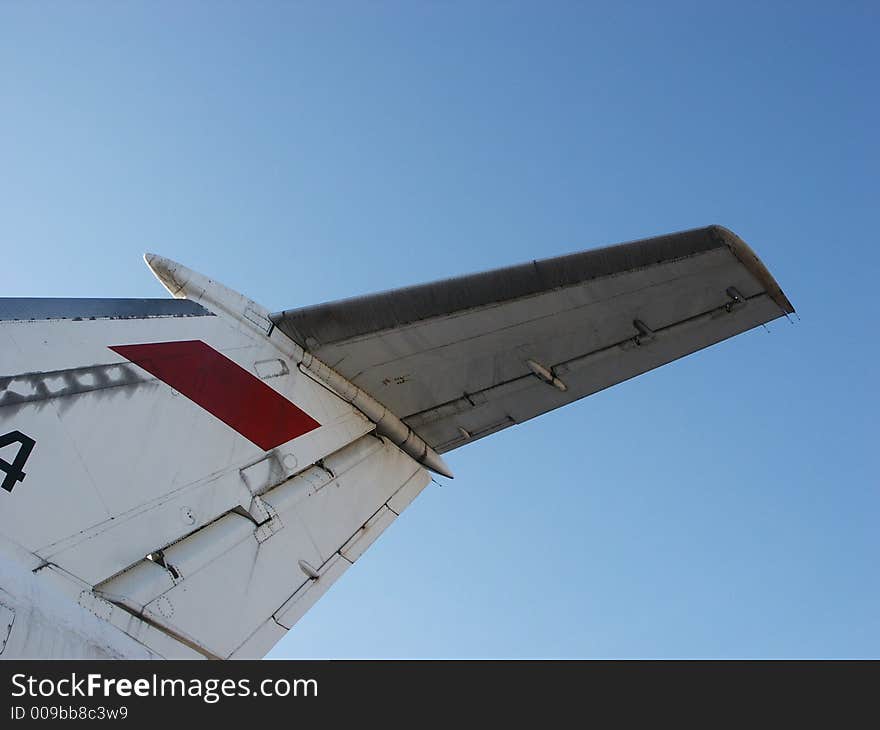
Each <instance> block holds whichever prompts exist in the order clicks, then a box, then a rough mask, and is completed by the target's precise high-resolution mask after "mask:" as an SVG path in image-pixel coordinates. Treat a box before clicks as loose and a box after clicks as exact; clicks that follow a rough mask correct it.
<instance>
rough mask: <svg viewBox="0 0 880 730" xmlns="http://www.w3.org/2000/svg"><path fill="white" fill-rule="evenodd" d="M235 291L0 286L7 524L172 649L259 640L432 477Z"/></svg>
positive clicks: (249, 649)
mask: <svg viewBox="0 0 880 730" xmlns="http://www.w3.org/2000/svg"><path fill="white" fill-rule="evenodd" d="M237 304H241V305H242V306H241V307H240V308H239V310H238V311H237V312H236V311H232V310H234V309H235V306H237V305H236V302H233V303H232V305H231V306H232V309H231V310H230V309H228V308H226V309H225V308H224V307H222V306H217V307H212V309H213V311H210V310H209V309H206V308H205V307H203V306H201V305H200V304H198V303H195V302H192V301H188V300H183V299H170V300H144V299H137V300H131V299H128V300H91V299H88V300H85V299H84V300H64V299H11V300H10V299H7V300H0V339H2V342H3V347H2V350H0V470H2V471H0V478H2V488H3V490H5V491H0V500H2V508H0V534H2V536H3V537H4V538H5V540H6V542H7V543H9V544H11V545H12V546H14V548H13V551H14V552H15V553H16V554H17V555H27V556H30V557H31V558H32V562H33V563H34V564H35V565H36V566H37V568H36V570H35V572H36V573H37V576H38V577H40V576H42V578H43V579H46V580H50V581H51V582H53V583H54V584H55V585H56V586H57V587H60V588H61V589H62V591H63V592H66V593H67V594H68V595H69V596H70V597H71V598H73V599H75V600H76V601H77V602H79V603H80V604H81V605H83V606H85V607H87V608H88V609H89V610H91V611H92V612H93V613H97V614H98V615H99V616H101V617H102V618H104V619H106V620H107V621H108V622H110V623H111V624H114V625H115V626H117V627H118V628H119V629H120V630H122V631H124V632H125V633H127V634H129V636H131V637H133V638H135V639H136V640H138V641H140V642H141V643H143V644H145V645H147V646H148V647H149V648H150V649H151V650H152V651H154V652H155V653H157V654H159V655H162V656H189V655H192V654H193V652H196V653H197V654H198V655H203V656H211V657H229V656H261V655H262V654H263V653H265V651H267V650H268V649H269V648H271V646H272V645H273V644H274V643H275V642H276V641H277V640H278V638H280V636H281V635H282V634H283V633H284V632H285V631H286V629H287V628H289V627H290V626H291V625H292V623H293V621H295V620H296V618H298V616H299V615H301V614H302V613H303V612H304V610H305V608H307V607H308V606H309V605H311V604H312V603H314V601H315V600H317V597H318V596H319V595H320V594H321V593H323V591H324V590H326V587H327V586H329V585H330V584H331V583H332V582H333V581H334V580H335V579H336V578H337V577H338V576H339V575H340V574H341V573H342V572H343V571H344V570H345V568H346V567H347V566H348V565H350V563H351V562H352V561H353V560H354V559H355V558H356V557H357V556H358V555H360V553H362V552H363V550H364V549H365V547H366V545H368V544H369V543H370V542H372V540H373V539H375V537H376V536H377V535H378V534H379V533H380V532H381V531H382V530H384V528H385V527H386V526H387V525H388V524H390V522H391V521H392V520H393V519H394V518H395V517H396V515H397V514H398V513H399V511H400V510H401V509H402V508H403V507H404V506H406V504H407V503H408V502H409V501H410V500H411V499H412V498H413V497H414V496H415V495H416V494H417V493H418V492H419V491H420V490H421V489H422V488H423V487H424V486H425V484H426V483H427V482H428V476H427V472H426V471H425V470H424V468H422V467H421V466H420V465H419V464H418V463H416V462H415V461H414V460H413V459H412V458H410V457H409V456H407V455H406V454H404V453H403V452H402V451H400V449H398V448H397V447H396V446H394V445H393V444H391V443H390V442H388V441H386V440H384V439H381V438H379V437H377V436H376V435H375V434H374V433H373V431H374V429H375V426H374V424H373V423H372V422H370V421H369V420H368V419H367V418H365V417H364V416H363V415H362V414H361V413H360V412H359V411H358V410H357V409H355V408H354V407H352V406H351V405H350V404H349V403H347V402H346V401H345V400H343V399H342V398H340V397H338V396H337V395H336V394H335V393H333V392H332V391H330V390H329V389H328V388H326V387H325V386H323V385H321V384H319V383H317V382H316V381H314V380H313V379H311V378H310V377H308V376H306V375H304V374H303V373H302V372H300V370H299V369H298V368H297V366H296V365H297V362H296V359H295V357H292V350H291V349H290V346H291V344H292V343H290V341H289V340H287V339H286V338H285V337H284V336H283V335H281V334H280V333H274V336H273V333H272V326H271V323H270V322H269V320H268V318H267V317H266V313H265V312H263V311H261V310H260V309H259V308H258V307H257V306H256V305H253V303H251V302H249V301H248V300H245V299H244V298H243V297H242V298H240V301H239V302H238V303H237ZM218 315H219V316H218ZM25 653H28V652H27V651H25Z"/></svg>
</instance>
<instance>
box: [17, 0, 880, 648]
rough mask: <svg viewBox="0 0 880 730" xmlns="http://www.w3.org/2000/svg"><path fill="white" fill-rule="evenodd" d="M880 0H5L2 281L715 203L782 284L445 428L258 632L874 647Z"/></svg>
mask: <svg viewBox="0 0 880 730" xmlns="http://www.w3.org/2000/svg"><path fill="white" fill-rule="evenodd" d="M878 18H880V11H878V9H877V5H876V4H875V3H855V2H841V3H835V4H831V3H815V4H811V3H806V2H798V3H793V2H792V3H785V2H774V3H766V2H760V3H751V2H743V3H736V4H731V3H704V2H693V3H662V4H661V3H648V2H644V3H602V4H591V3H587V2H583V3H565V2H553V3H537V2H534V3H518V2H505V3H499V2H480V3H464V2H448V3H446V2H444V3H367V2H338V3H309V4H295V3H237V4H236V3H221V2H218V3H207V2H185V3H174V4H172V3H138V2H125V3H100V2H88V3H86V2H79V3H77V2H70V3H45V2H15V1H11V2H5V3H3V4H2V6H0V169H2V171H3V172H2V174H0V251H2V276H0V282H2V292H0V294H2V295H4V296H162V295H163V291H162V290H161V289H160V287H159V285H158V284H157V283H156V281H155V280H154V279H153V277H152V276H151V275H150V273H149V271H148V270H147V269H146V267H145V266H144V265H143V263H142V262H141V260H140V256H141V254H142V253H143V252H144V251H155V252H157V253H160V254H162V255H164V256H168V257H170V258H173V259H176V260H179V261H181V262H183V263H185V264H187V265H188V266H191V267H192V268H195V269H196V270H199V271H202V272H204V273H206V274H209V275H211V276H213V277H215V278H217V279H219V280H220V281H222V282H224V283H226V284H227V285H229V286H231V287H233V288H234V289H237V290H239V291H242V292H244V293H246V294H248V295H249V296H251V297H252V298H254V299H256V300H258V301H260V302H261V303H263V304H264V305H265V306H267V307H268V308H269V309H273V310H278V309H283V308H291V307H295V306H300V305H306V304H311V303H315V302H319V301H326V300H332V299H337V298H340V297H345V296H350V295H353V294H359V293H365V292H370V291H376V290H381V289H386V288H389V287H394V286H399V285H405V284H410V283H415V282H420V281H428V280H432V279H435V278H440V277H444V276H449V275H453V274H460V273H466V272H471V271H477V270H481V269H485V268H493V267H496V266H501V265H506V264H510V263H516V262H521V261H524V260H529V259H532V258H539V257H545V256H552V255H556V254H561V253H566V252H571V251H576V250H580V249H584V248H590V247H593V246H597V245H603V244H608V243H616V242H619V241H625V240H630V239H634V238H640V237H644V236H649V235H654V234H660V233H665V232H670V231H675V230H681V229H684V228H691V227H695V226H701V225H706V224H709V223H721V224H723V225H726V226H728V227H730V228H732V229H733V230H735V231H736V232H737V233H739V234H740V235H741V236H742V237H743V238H744V239H745V240H746V241H747V242H749V243H750V244H751V245H752V246H753V247H754V248H755V249H756V251H757V252H758V253H759V255H760V256H761V257H762V258H763V260H764V261H765V263H767V265H768V266H769V268H770V269H771V271H772V272H773V273H774V274H775V276H776V277H777V279H778V280H779V282H780V283H781V284H782V287H783V288H784V289H785V291H786V293H787V294H788V295H789V297H790V298H791V300H792V301H793V302H794V304H795V306H796V307H797V309H798V312H799V314H800V317H801V319H800V321H796V322H795V323H793V324H790V323H788V322H786V321H785V320H782V321H779V322H775V323H773V324H772V325H771V326H770V327H769V333H768V332H767V331H764V330H763V329H758V330H754V331H752V332H749V333H747V334H745V335H742V336H740V337H738V338H735V339H734V340H730V341H727V342H725V343H722V344H721V345H719V346H716V347H714V348H712V349H710V350H707V351H704V352H702V353H698V354H696V355H694V356H691V357H689V358H686V359H685V360H683V361H680V362H677V363H675V364H672V365H670V366H666V367H665V368H662V369H660V370H657V371H654V372H652V373H649V374H647V375H644V376H642V377H640V378H637V379H635V380H633V381H630V382H627V383H624V384H622V385H619V386H617V387H615V388H612V389H610V390H607V391H605V392H603V393H600V394H598V395H596V396H593V397H591V398H588V399H586V400H584V401H581V402H579V403H577V404H575V405H572V406H569V407H567V408H565V409H562V410H560V411H557V412H554V413H552V414H549V415H547V416H544V417H542V418H540V419H537V420H534V421H532V422H529V423H527V424H524V425H521V426H519V427H516V428H514V429H511V430H508V431H505V432H504V433H502V434H498V435H496V436H493V437H491V438H489V439H485V440H483V441H480V442H479V443H478V444H474V445H472V446H470V447H467V448H464V449H461V450H459V451H456V452H454V453H451V454H449V455H448V457H447V458H448V462H449V463H450V465H451V466H452V468H453V469H454V470H455V472H456V474H457V478H456V479H455V480H454V481H451V482H450V481H448V480H441V481H442V484H440V485H431V486H430V487H429V488H428V489H427V490H426V491H425V492H424V493H423V494H422V496H420V497H419V499H418V500H417V501H416V502H415V503H414V504H413V505H412V506H411V507H410V509H409V510H408V511H407V512H406V513H405V515H404V516H403V518H401V519H400V520H398V521H397V522H396V523H395V524H394V525H393V526H392V527H391V528H390V529H389V530H388V532H387V533H386V534H385V535H384V536H383V537H382V539H381V540H379V542H378V543H376V544H375V545H374V546H373V547H372V548H371V550H370V552H369V553H367V555H366V556H365V558H364V559H362V561H360V562H359V563H358V564H357V565H356V566H355V567H353V568H352V569H351V570H349V571H348V573H347V574H346V575H345V576H344V578H343V579H342V580H340V582H339V583H338V584H337V585H336V586H334V587H333V589H332V590H331V591H330V593H329V594H328V595H327V596H326V597H324V598H323V599H322V600H321V602H320V603H318V604H317V606H316V607H315V608H314V609H313V610H312V611H311V612H310V613H309V614H307V615H306V617H305V618H304V619H303V620H302V621H301V622H300V623H299V624H298V625H297V626H296V628H295V629H294V630H293V631H291V632H290V633H289V634H288V635H287V637H286V638H285V639H284V640H283V641H282V642H281V643H280V644H279V645H278V647H276V649H275V650H274V651H273V652H272V654H271V656H274V657H868V656H870V657H877V656H880V586H878V573H877V560H878V552H880V531H878V518H880V489H878V488H880V479H878V469H877V461H876V453H875V451H874V449H876V448H877V436H878V417H877V414H878V406H880V399H878V385H877V374H876V370H877V362H878V356H880V347H878V344H877V343H878V339H880V338H878V335H877V333H876V332H875V330H876V325H877V314H878V305H877V294H876V291H875V282H876V277H877V273H878V271H880V254H878V247H877V243H876V240H875V238H876V223H875V215H874V213H875V210H876V208H877V200H878V193H880V190H878V176H877V169H878V162H880V160H878V151H880V150H878V143H877V132H876V130H877V128H878V95H877V93H876V87H877V80H878V71H880V69H878V61H877V56H876V52H875V51H874V50H873V49H874V48H875V46H876V37H877V32H878Z"/></svg>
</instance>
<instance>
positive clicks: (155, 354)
mask: <svg viewBox="0 0 880 730" xmlns="http://www.w3.org/2000/svg"><path fill="white" fill-rule="evenodd" d="M110 349H111V350H113V352H116V353H119V354H120V355H122V357H124V358H126V359H127V360H130V361H131V362H133V363H134V364H135V365H137V366H139V367H142V368H143V369H144V370H146V371H147V372H148V373H150V374H151V375H154V376H156V377H157V378H159V380H161V381H162V382H164V383H167V384H168V385H170V386H171V387H172V388H174V389H175V390H177V391H178V392H180V393H182V394H183V395H185V396H186V397H187V398H189V399H190V400H191V401H192V402H193V403H196V404H197V405H200V406H201V407H202V408H204V409H205V410H206V411H208V413H210V414H211V415H213V416H216V417H217V418H219V419H220V420H221V421H223V423H225V424H226V425H227V426H230V427H231V428H234V429H235V430H236V431H238V432H239V433H240V434H241V435H242V436H244V437H245V438H246V439H248V440H249V441H251V442H252V443H254V444H256V445H257V446H259V447H260V448H261V449H263V450H264V451H268V450H269V449H274V448H275V447H276V446H279V445H281V444H283V443H286V442H287V441H290V440H291V439H294V438H296V437H297V436H302V435H303V434H305V433H308V432H309V431H313V430H314V429H316V428H318V427H319V426H320V425H321V424H320V423H318V422H317V421H316V420H315V419H314V418H312V417H311V416H310V415H308V414H307V413H306V412H305V411H303V410H302V409H300V408H298V407H297V406H295V405H294V404H293V403H291V402H290V401H289V400H287V398H285V397H284V396H282V395H281V394H280V393H278V392H276V391H275V390H273V389H272V388H270V387H269V386H268V385H266V384H265V383H264V382H263V381H262V380H260V379H259V378H257V377H256V376H254V375H251V374H250V373H249V372H248V371H247V370H245V369H244V368H242V367H241V366H239V365H237V364H236V363H234V362H233V361H232V360H230V359H229V358H228V357H226V356H225V355H222V354H221V353H219V352H217V350H215V349H214V348H213V347H210V346H209V345H206V344H205V343H204V342H202V341H201V340H186V341H181V342H155V343H150V344H144V345H116V346H114V347H111V348H110Z"/></svg>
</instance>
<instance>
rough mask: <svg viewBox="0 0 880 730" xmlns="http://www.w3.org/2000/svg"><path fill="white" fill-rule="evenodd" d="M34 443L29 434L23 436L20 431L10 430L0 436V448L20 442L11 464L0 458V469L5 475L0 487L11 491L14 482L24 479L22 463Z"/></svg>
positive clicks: (26, 458) (29, 453)
mask: <svg viewBox="0 0 880 730" xmlns="http://www.w3.org/2000/svg"><path fill="white" fill-rule="evenodd" d="M36 443H37V442H36V441H34V440H33V439H32V438H30V437H29V436H25V435H24V434H23V433H22V432H21V431H10V432H9V433H5V434H3V435H2V436H0V449H2V448H3V447H4V446H10V445H11V444H21V446H19V448H18V453H17V454H16V455H15V458H14V459H13V460H12V463H11V464H10V463H9V462H8V461H3V459H0V471H3V472H6V477H5V478H4V479H3V484H0V487H2V488H3V489H5V490H6V491H7V492H11V491H12V488H13V487H14V486H15V483H16V482H21V481H24V477H25V473H24V471H23V469H24V465H25V462H26V461H27V460H28V457H29V456H30V455H31V451H33V449H34V446H36Z"/></svg>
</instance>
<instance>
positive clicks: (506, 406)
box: [272, 226, 794, 453]
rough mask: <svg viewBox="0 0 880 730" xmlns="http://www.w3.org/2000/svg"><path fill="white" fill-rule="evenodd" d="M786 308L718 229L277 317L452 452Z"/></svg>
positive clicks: (753, 258) (758, 269)
mask: <svg viewBox="0 0 880 730" xmlns="http://www.w3.org/2000/svg"><path fill="white" fill-rule="evenodd" d="M791 312H794V307H793V306H792V305H791V302H790V301H789V300H788V298H787V297H786V296H785V294H784V293H783V292H782V289H781V288H780V287H779V285H778V284H777V283H776V281H775V279H774V278H773V276H772V275H771V274H770V272H769V271H768V270H767V268H766V267H765V266H764V264H763V263H762V262H761V260H760V259H759V258H758V257H757V255H756V254H755V253H754V251H752V249H751V248H750V247H749V246H748V245H747V244H746V243H745V242H744V241H743V240H742V239H740V238H739V237H738V236H736V235H735V234H734V233H732V232H731V231H729V230H728V229H726V228H723V227H721V226H709V227H707V228H700V229H694V230H689V231H684V232H681V233H674V234H670V235H666V236H659V237H656V238H649V239H644V240H639V241H633V242H630V243H624V244H619V245H615V246H609V247H606V248H599V249H594V250H589V251H584V252H580V253H574V254H570V255H566V256H560V257H556V258H551V259H544V260H539V261H532V262H529V263H526V264H520V265H518V266H511V267H506V268H502V269H496V270H493V271H487V272H483V273H478V274H471V275H468V276H462V277H456V278H452V279H446V280H443V281H438V282H434V283H429V284H422V285H418V286H413V287H407V288H403V289H396V290H393V291H388V292H383V293H379V294H372V295H367V296H363V297H356V298H352V299H346V300H342V301H338V302H331V303H327V304H320V305H317V306H312V307H306V308H302V309H295V310H288V311H284V312H280V313H278V314H275V315H272V320H273V321H274V323H275V325H276V326H277V327H278V328H279V329H280V330H281V331H282V332H284V333H285V334H286V335H287V336H289V337H291V338H292V339H293V340H295V341H296V342H298V343H299V344H300V345H301V346H303V347H304V348H305V349H306V350H308V351H309V352H311V353H313V354H314V355H315V356H316V357H318V358H320V359H321V360H322V361H324V362H325V363H327V364H329V365H330V366H331V367H333V368H334V369H335V370H336V371H337V372H338V373H340V374H341V375H342V376H344V377H345V378H347V379H349V380H350V381H351V382H353V383H354V384H355V385H357V386H358V387H360V388H361V389H363V390H364V391H366V392H367V393H369V394H370V395H372V396H373V397H374V398H376V399H377V400H379V401H380V402H381V403H383V404H384V405H385V406H386V407H387V408H388V409H389V410H391V411H392V412H394V413H395V414H397V415H398V416H400V417H401V418H403V419H404V421H405V422H406V423H407V425H409V426H410V427H411V428H412V429H413V430H414V431H415V432H416V433H417V434H418V435H419V436H420V437H421V438H423V439H424V440H425V441H426V442H427V443H428V444H429V445H430V446H432V447H433V448H434V449H436V450H437V451H438V452H440V453H443V452H445V451H449V450H451V449H454V448H457V447H458V446H461V445H464V444H465V443H469V442H470V441H473V440H475V439H477V438H481V437H482V436H485V435H488V434H490V433H494V432H496V431H499V430H502V429H504V428H507V427H508V426H511V425H514V424H516V423H520V422H522V421H525V420H528V419H530V418H533V417H535V416H537V415H540V414H541V413H545V412H547V411H549V410H552V409H554V408H558V407H560V406H562V405H565V404H567V403H570V402H572V401H575V400H578V399H580V398H583V397H585V396H587V395H590V394H592V393H595V392H597V391H599V390H602V389H604V388H607V387H609V386H611V385H614V384H616V383H619V382H622V381H624V380H627V379H629V378H631V377H634V376H636V375H639V374H641V373H644V372H646V371H648V370H651V369H653V368H656V367H659V366H660V365H664V364H666V363H668V362H671V361H673V360H676V359H678V358H680V357H683V356H685V355H687V354H690V353H692V352H695V351H697V350H700V349H702V348H704V347H707V346H709V345H712V344H714V343H716V342H720V341H721V340H724V339H727V338H728V337H732V336H733V335H736V334H739V333H741V332H744V331H746V330H749V329H751V328H753V327H756V326H758V325H761V324H764V323H766V322H769V321H771V320H773V319H776V318H778V317H781V316H783V315H785V314H788V313H791Z"/></svg>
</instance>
